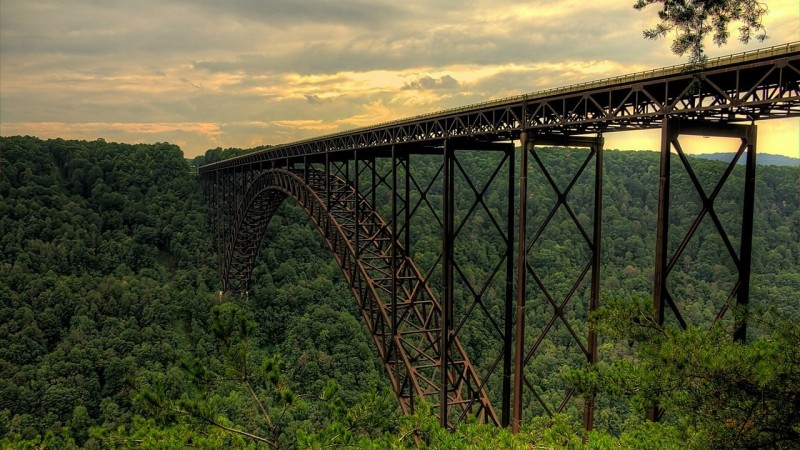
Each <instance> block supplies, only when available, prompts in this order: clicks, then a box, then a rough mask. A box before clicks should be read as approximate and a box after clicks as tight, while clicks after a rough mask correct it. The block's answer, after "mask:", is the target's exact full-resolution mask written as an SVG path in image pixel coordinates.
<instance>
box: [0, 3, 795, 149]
mask: <svg viewBox="0 0 800 450" xmlns="http://www.w3.org/2000/svg"><path fill="white" fill-rule="evenodd" d="M632 3H633V2H632V1H631V0H609V1H607V2H585V1H583V0H475V1H472V2H463V1H457V0H440V1H437V2H436V3H435V4H431V2H429V1H424V0H406V1H404V2H396V1H389V0H339V1H336V2H333V1H330V0H306V1H296V0H261V1H255V0H230V1H226V2H219V1H217V0H140V1H136V2H130V1H125V0H38V1H36V2H31V1H27V0H2V1H0V80H2V83H0V125H2V129H0V132H2V133H4V134H7V133H10V132H13V133H22V134H41V135H43V136H44V135H47V136H51V135H52V134H48V133H55V132H58V133H63V134H62V135H61V136H62V137H65V138H69V137H79V138H82V139H91V138H92V136H94V137H104V138H106V139H107V140H126V139H143V140H144V139H157V140H162V141H163V140H170V141H173V142H176V143H181V142H183V143H185V145H187V146H188V147H186V148H184V150H185V151H186V152H187V153H189V154H198V153H201V152H203V151H204V150H205V149H206V148H208V146H213V147H215V146H217V145H221V146H226V145H227V146H235V147H246V146H254V145H259V144H277V143H284V142H289V141H291V140H296V139H303V138H309V137H313V136H314V135H317V134H320V133H327V132H333V131H338V130H342V129H346V128H352V127H354V126H362V125H369V124H373V123H378V122H382V121H385V120H392V119H399V118H403V117H408V116H412V115H416V114H420V113H425V112H430V111H436V110H441V109H446V108H451V107H456V106H462V105H465V104H469V103H474V102H480V101H484V100H489V99H493V98H500V97H506V96H509V95H515V94H520V93H524V92H530V91H536V90H541V89H546V88H551V87H558V86H562V85H566V84H572V83H577V82H581V81H589V80H593V79H597V78H603V77H608V76H613V75H621V74H624V73H628V72H632V71H636V70H641V69H647V68H655V67H660V66H665V65H670V64H674V63H677V62H680V59H679V58H677V57H675V56H673V55H672V54H671V53H670V52H669V43H668V40H659V41H655V42H653V41H646V40H644V39H643V38H642V35H641V30H642V29H644V28H647V27H651V26H652V25H653V23H654V22H655V20H656V17H655V13H642V12H636V11H634V10H633V8H632ZM770 8H771V11H772V12H771V14H770V16H768V17H767V23H766V26H767V30H768V32H769V33H770V35H771V36H772V37H773V41H771V42H770V43H775V44H778V43H781V42H785V41H791V40H795V39H796V31H797V27H796V24H797V18H798V11H797V4H796V0H772V1H771V2H770ZM770 21H771V22H770ZM773 24H774V25H775V26H773ZM734 39H735V37H734ZM751 48H752V47H751ZM744 49H745V48H744V47H741V46H739V45H738V44H736V43H735V42H734V41H732V45H729V46H728V47H726V48H724V49H722V50H717V49H715V48H713V47H710V48H709V50H710V51H712V52H717V53H714V54H726V53H731V52H735V51H741V50H744ZM37 124H38V125H37ZM58 124H61V125H58ZM126 124H127V125H126ZM148 124H149V125H148ZM152 124H163V126H162V127H161V128H158V127H155V126H154V125H152ZM176 124H177V125H176ZM189 124H204V125H202V126H200V125H197V126H195V125H192V126H190V125H189ZM26 127H27V128H26ZM26 130H27V131H26ZM148 130H149V131H148ZM795 141H796V139H795ZM181 145H183V144H181Z"/></svg>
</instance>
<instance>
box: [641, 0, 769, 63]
mask: <svg viewBox="0 0 800 450" xmlns="http://www.w3.org/2000/svg"><path fill="white" fill-rule="evenodd" d="M652 4H659V5H662V8H661V10H660V11H658V18H659V20H660V22H659V23H658V24H657V25H656V26H655V27H654V28H650V29H646V30H644V36H645V37H646V38H647V39H658V38H660V37H665V36H666V35H667V34H669V33H670V32H673V31H674V32H675V39H674V40H673V41H672V51H673V52H674V53H675V54H678V55H681V56H683V55H685V54H686V53H688V54H689V61H690V62H691V63H693V64H701V63H702V62H703V61H704V60H705V54H704V43H703V41H704V40H705V38H706V37H707V36H708V35H711V36H712V39H713V42H714V43H715V44H716V45H718V46H721V45H723V44H725V43H727V42H728V37H730V32H729V31H728V26H729V25H730V23H731V22H739V23H740V26H739V40H740V41H741V42H742V43H744V44H747V43H748V42H750V39H752V38H753V37H755V39H756V40H758V41H763V40H765V39H766V38H767V35H766V32H765V30H764V26H763V25H762V23H761V21H762V19H763V17H764V15H765V14H767V11H768V10H767V5H766V3H762V2H760V1H759V0H637V2H636V3H635V4H634V5H633V7H634V8H635V9H637V10H641V9H644V8H645V7H647V6H649V5H652ZM754 35H755V36H754Z"/></svg>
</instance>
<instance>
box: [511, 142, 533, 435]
mask: <svg viewBox="0 0 800 450" xmlns="http://www.w3.org/2000/svg"><path fill="white" fill-rule="evenodd" d="M519 140H520V144H521V147H522V149H521V151H520V155H519V211H518V212H517V214H519V224H518V225H517V226H518V234H517V303H516V312H517V314H516V320H517V323H516V332H515V335H516V336H515V339H516V345H515V347H514V416H513V418H512V422H511V431H512V432H513V433H517V432H519V427H520V425H521V424H522V406H523V405H522V404H523V394H522V384H523V371H522V369H523V367H524V366H525V362H524V359H525V297H526V290H527V278H528V277H527V261H528V251H527V250H528V249H527V244H528V234H527V228H528V215H527V211H528V143H529V139H528V133H527V132H522V133H521V134H520V137H519Z"/></svg>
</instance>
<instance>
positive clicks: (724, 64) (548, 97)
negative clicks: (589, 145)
mask: <svg viewBox="0 0 800 450" xmlns="http://www.w3.org/2000/svg"><path fill="white" fill-rule="evenodd" d="M677 115H680V116H681V117H683V118H693V119H697V120H703V121H707V122H720V123H728V122H742V123H749V122H751V121H753V120H763V119H770V118H781V117H794V116H798V115H800V43H797V42H795V43H791V44H785V45H782V46H778V47H774V48H772V49H767V50H758V51H754V52H750V53H746V54H743V55H732V56H730V57H724V58H720V59H719V60H717V61H716V62H715V63H714V64H709V66H708V67H707V68H705V69H694V70H692V69H691V68H690V67H686V66H677V67H668V68H664V69H660V70H653V71H650V72H643V73H640V74H632V75H627V76H622V77H617V78H612V79H608V80H600V81H597V82H592V83H584V84H580V85H574V86H567V87H564V88H558V89H551V90H547V91H541V92H534V93H530V94H524V95H519V96H516V97H510V98H507V99H502V100H496V101H491V102H486V103H480V104H476V105H471V106H465V107H462V108H456V109H452V110H446V111H441V112H438V113H433V114H427V115H423V116H418V117H413V118H410V119H404V120H399V121H396V122H390V123H386V124H381V125H376V126H372V127H366V128H360V129H356V130H352V131H347V132H343V133H338V134H333V135H329V136H322V137H318V138H314V139H309V140H305V141H300V142H295V143H291V144H286V145H280V146H277V147H272V148H269V149H266V150H262V151H259V152H254V153H251V154H248V155H244V156H240V157H237V158H232V159H229V160H225V161H221V162H218V163H214V164H211V165H208V166H204V167H202V168H201V169H200V172H201V173H203V172H205V171H210V170H227V169H229V168H231V167H234V166H237V165H242V164H251V163H255V162H259V161H265V160H272V159H281V158H296V157H303V156H311V155H320V154H324V153H327V152H340V151H345V150H355V149H373V148H374V149H377V148H386V147H388V146H391V145H393V144H410V143H419V144H426V143H432V142H433V143H435V142H440V141H441V140H443V139H447V138H455V137H477V138H480V139H487V140H509V139H515V140H516V139H519V136H520V133H522V132H524V131H538V132H542V133H545V134H549V135H576V134H596V133H608V132H611V131H622V130H633V129H646V128H659V127H660V126H661V123H662V121H663V119H664V118H665V117H667V116H677Z"/></svg>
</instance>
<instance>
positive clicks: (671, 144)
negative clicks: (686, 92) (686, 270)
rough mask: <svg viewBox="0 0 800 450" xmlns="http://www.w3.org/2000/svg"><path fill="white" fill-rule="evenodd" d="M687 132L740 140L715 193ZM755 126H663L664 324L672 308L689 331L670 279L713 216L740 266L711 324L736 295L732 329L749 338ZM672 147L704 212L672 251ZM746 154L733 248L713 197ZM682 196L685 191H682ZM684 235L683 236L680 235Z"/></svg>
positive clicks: (656, 416) (659, 258)
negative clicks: (692, 154)
mask: <svg viewBox="0 0 800 450" xmlns="http://www.w3.org/2000/svg"><path fill="white" fill-rule="evenodd" d="M682 136H702V137H704V138H732V139H736V140H738V141H739V146H738V148H737V149H736V151H735V154H734V157H733V159H732V160H731V161H730V162H729V163H728V166H727V168H726V169H725V171H724V172H723V173H722V174H721V175H720V177H719V178H718V179H717V180H716V182H715V184H714V188H713V189H712V190H711V192H710V193H707V192H706V189H704V188H703V183H702V180H701V179H700V178H699V177H698V175H697V173H696V172H695V170H694V169H693V167H692V164H691V163H690V161H689V159H688V158H687V154H686V152H685V150H684V148H683V146H682V145H681V141H680V138H681V137H682ZM756 136H757V128H756V125H739V124H726V123H716V122H705V121H699V120H686V119H677V118H675V119H673V118H666V119H664V121H663V122H662V127H661V157H660V166H659V167H660V168H659V191H658V225H657V231H656V252H655V253H656V260H655V269H654V274H653V308H654V310H655V313H656V317H655V319H656V322H657V323H658V324H659V325H663V324H664V322H665V319H666V314H665V313H666V311H667V308H669V310H670V311H671V312H672V318H673V319H674V320H675V321H677V323H678V325H679V326H680V327H681V328H683V329H686V328H687V326H688V324H687V322H686V320H685V318H684V317H683V314H682V313H681V311H680V308H679V305H678V304H677V303H676V301H675V299H673V297H672V295H671V293H670V291H669V288H668V279H669V275H670V273H671V272H672V270H673V269H674V268H675V266H676V264H678V263H679V261H680V258H681V255H682V254H683V252H684V250H685V249H686V248H687V246H688V245H689V243H690V241H691V240H692V238H693V237H694V236H695V234H696V232H697V230H698V228H699V227H700V225H701V223H702V221H703V219H704V218H705V217H706V216H708V217H709V218H710V219H711V221H712V223H713V225H714V228H715V230H716V232H717V235H718V236H719V237H720V239H721V240H722V242H723V244H724V246H725V248H726V250H727V252H728V256H729V257H730V258H731V261H732V262H733V265H734V267H735V269H736V281H735V283H734V286H733V288H732V289H731V291H730V293H729V294H728V296H727V299H726V300H725V302H724V303H723V304H722V305H721V306H720V308H719V311H718V312H717V315H716V317H715V318H714V320H713V322H712V325H711V326H712V327H713V326H718V324H719V323H720V322H721V321H722V319H723V318H724V316H725V314H726V312H727V311H728V309H730V308H731V306H732V303H733V301H734V299H735V308H734V319H733V329H732V330H731V333H732V336H733V339H735V340H737V341H740V342H744V341H745V339H746V337H747V305H748V303H749V295H750V265H751V260H752V242H753V209H754V198H755V171H756ZM672 150H674V151H675V154H676V156H677V157H678V160H679V161H680V163H681V166H682V167H683V169H684V173H685V174H686V175H688V177H689V179H690V180H691V186H692V187H693V191H694V192H695V193H696V194H697V195H698V197H699V199H700V203H701V205H700V211H699V213H697V215H696V216H695V219H694V220H693V222H692V224H691V225H690V227H689V229H688V231H686V233H685V234H684V235H683V236H682V238H681V240H680V242H679V244H678V246H677V248H676V249H675V250H674V251H670V250H671V247H670V245H669V244H670V234H671V233H670V209H671V187H672V185H673V176H672V162H673V161H672V160H673V159H674V158H672ZM744 154H746V156H745V158H746V159H745V169H744V170H745V174H744V186H743V195H742V199H743V206H742V223H741V228H740V230H741V231H740V242H739V250H738V252H737V250H736V249H735V248H734V245H733V243H732V242H731V239H730V237H729V235H728V232H727V231H726V230H725V228H724V227H723V224H722V223H721V221H720V219H719V217H718V216H717V213H716V211H715V209H714V201H715V200H716V199H717V197H718V195H719V194H720V191H721V190H722V189H723V187H724V186H725V184H726V182H727V181H728V178H729V177H730V175H731V173H732V172H733V171H734V170H735V168H736V166H737V163H738V161H739V160H740V159H741V157H742V155H744ZM682 195H685V194H683V193H682ZM679 237H680V236H679ZM697 325H699V324H697ZM663 414H664V409H663V408H661V407H659V406H658V405H654V406H653V407H651V408H650V409H649V410H648V411H647V418H648V419H650V420H653V421H658V420H660V419H661V416H662V415H663Z"/></svg>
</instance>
